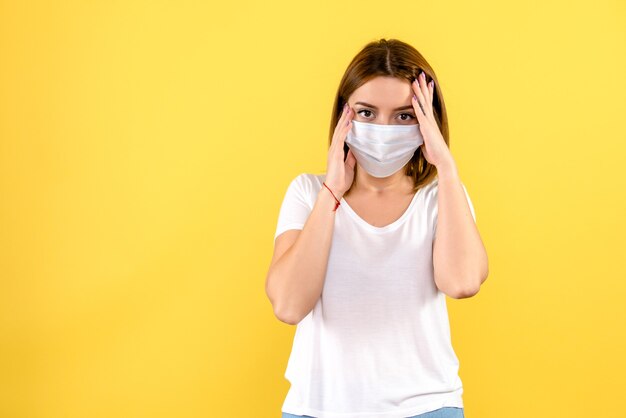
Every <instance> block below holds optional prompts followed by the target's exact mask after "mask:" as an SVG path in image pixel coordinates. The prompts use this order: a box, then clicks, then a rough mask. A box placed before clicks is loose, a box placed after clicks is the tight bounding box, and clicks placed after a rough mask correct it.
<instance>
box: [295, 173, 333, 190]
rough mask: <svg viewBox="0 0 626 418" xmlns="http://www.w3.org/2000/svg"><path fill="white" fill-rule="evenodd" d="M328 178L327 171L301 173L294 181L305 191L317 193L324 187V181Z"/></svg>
mask: <svg viewBox="0 0 626 418" xmlns="http://www.w3.org/2000/svg"><path fill="white" fill-rule="evenodd" d="M324 180H326V173H300V174H298V175H297V176H296V177H295V178H294V179H293V181H294V182H295V183H297V185H298V186H299V187H300V188H301V189H302V191H304V192H308V193H317V192H318V191H319V190H320V189H321V188H322V183H323V182H324Z"/></svg>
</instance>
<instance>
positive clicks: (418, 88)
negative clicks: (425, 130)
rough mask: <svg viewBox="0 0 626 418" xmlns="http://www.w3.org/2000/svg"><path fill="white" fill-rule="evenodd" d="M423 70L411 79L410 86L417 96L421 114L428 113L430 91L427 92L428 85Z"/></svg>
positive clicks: (429, 111)
mask: <svg viewBox="0 0 626 418" xmlns="http://www.w3.org/2000/svg"><path fill="white" fill-rule="evenodd" d="M424 77H425V75H424V72H422V73H420V75H419V76H418V77H417V78H416V79H415V80H414V81H413V83H412V87H413V91H414V92H415V95H416V96H417V100H418V104H419V108H420V109H422V114H423V115H430V114H431V113H432V112H431V109H430V103H431V100H430V93H429V92H428V86H427V85H426V80H425V78H424Z"/></svg>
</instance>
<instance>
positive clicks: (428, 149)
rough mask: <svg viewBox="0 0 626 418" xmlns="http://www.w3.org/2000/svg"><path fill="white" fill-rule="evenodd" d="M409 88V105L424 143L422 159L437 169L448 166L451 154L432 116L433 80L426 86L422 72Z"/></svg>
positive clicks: (451, 159)
mask: <svg viewBox="0 0 626 418" xmlns="http://www.w3.org/2000/svg"><path fill="white" fill-rule="evenodd" d="M411 88H412V89H413V92H414V94H413V98H412V99H411V103H412V104H413V109H414V110H415V114H416V115H417V121H418V122H419V128H420V132H421V133H422V137H423V138H424V143H423V144H422V145H420V147H421V148H422V153H423V154H424V158H426V161H428V162H429V163H431V164H432V165H434V166H436V167H437V168H439V167H440V166H441V165H442V164H450V163H451V162H452V161H453V158H452V153H451V152H450V148H448V146H447V145H446V142H445V140H444V139H443V135H441V131H440V130H439V126H438V125H437V121H436V120H435V116H434V114H433V95H434V91H435V82H434V80H432V81H431V82H430V83H429V84H428V85H427V84H426V75H425V74H424V72H423V71H422V72H421V73H420V75H419V77H417V79H415V80H414V81H413V82H412V83H411Z"/></svg>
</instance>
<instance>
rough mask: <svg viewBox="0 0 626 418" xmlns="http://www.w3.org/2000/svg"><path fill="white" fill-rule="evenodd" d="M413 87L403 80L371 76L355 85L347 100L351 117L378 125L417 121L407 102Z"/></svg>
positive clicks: (409, 123)
mask: <svg viewBox="0 0 626 418" xmlns="http://www.w3.org/2000/svg"><path fill="white" fill-rule="evenodd" d="M412 96H413V90H412V89H411V84H410V83H409V82H408V81H406V80H401V79H399V78H395V77H382V76H380V77H375V78H373V79H371V80H369V81H368V82H367V83H365V84H363V85H362V86H361V87H359V88H358V89H356V90H355V91H354V92H353V93H352V95H351V96H350V98H349V99H348V104H349V105H350V107H351V108H352V109H353V110H354V120H356V121H358V122H367V123H376V124H380V125H417V124H418V123H417V117H416V116H415V110H414V109H413V105H412V104H411V97H412Z"/></svg>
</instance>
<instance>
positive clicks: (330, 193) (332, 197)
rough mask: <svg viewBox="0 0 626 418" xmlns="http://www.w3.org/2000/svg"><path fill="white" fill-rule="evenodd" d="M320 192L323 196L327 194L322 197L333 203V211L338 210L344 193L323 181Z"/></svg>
mask: <svg viewBox="0 0 626 418" xmlns="http://www.w3.org/2000/svg"><path fill="white" fill-rule="evenodd" d="M320 193H321V194H322V195H323V196H326V197H322V198H323V199H326V200H328V201H329V202H332V203H333V204H332V210H333V211H335V210H337V208H338V207H339V205H340V200H341V198H342V196H343V194H340V193H337V192H336V191H335V189H334V188H333V187H332V186H329V185H328V184H326V183H322V189H321V190H320Z"/></svg>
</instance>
